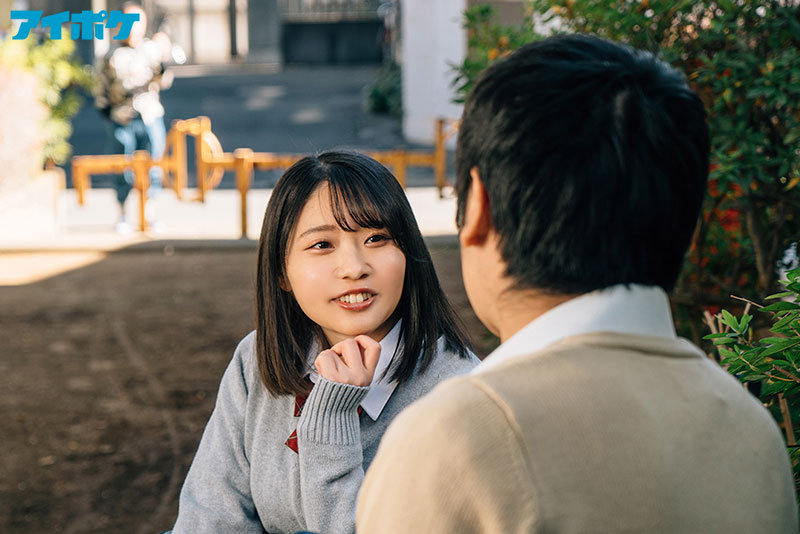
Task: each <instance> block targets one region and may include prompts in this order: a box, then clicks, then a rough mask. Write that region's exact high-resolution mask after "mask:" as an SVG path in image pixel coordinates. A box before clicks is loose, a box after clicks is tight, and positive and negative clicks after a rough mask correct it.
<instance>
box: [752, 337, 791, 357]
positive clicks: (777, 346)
mask: <svg viewBox="0 0 800 534" xmlns="http://www.w3.org/2000/svg"><path fill="white" fill-rule="evenodd" d="M797 344H800V338H798V339H787V340H785V342H784V343H774V344H772V345H771V346H770V347H769V348H767V350H765V351H764V352H762V353H761V356H762V357H765V356H770V355H772V354H777V353H779V352H783V351H785V350H786V349H788V348H789V347H794V346H795V345H797Z"/></svg>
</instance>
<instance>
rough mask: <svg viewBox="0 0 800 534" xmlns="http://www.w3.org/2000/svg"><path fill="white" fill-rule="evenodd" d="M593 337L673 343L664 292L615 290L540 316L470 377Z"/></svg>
mask: <svg viewBox="0 0 800 534" xmlns="http://www.w3.org/2000/svg"><path fill="white" fill-rule="evenodd" d="M591 332H617V333H621V334H636V335H641V336H658V337H666V338H677V334H676V333H675V325H674V323H673V322H672V312H671V311H670V307H669V299H668V297H667V294H666V293H665V292H664V290H663V289H661V288H660V287H657V286H645V285H639V284H630V285H628V286H626V285H624V284H619V285H615V286H611V287H608V288H606V289H601V290H598V291H592V292H591V293H586V294H584V295H581V296H579V297H576V298H574V299H572V300H568V301H567V302H564V303H563V304H559V305H558V306H556V307H555V308H553V309H551V310H549V311H547V312H545V313H543V314H542V315H540V316H539V317H537V318H536V319H534V320H533V321H531V322H530V323H528V324H527V325H526V326H524V327H523V328H522V330H520V331H519V332H517V333H516V334H514V335H513V336H511V337H510V338H509V339H508V340H507V341H506V342H505V343H503V344H502V345H500V346H499V347H498V348H497V349H496V350H495V351H494V352H492V353H491V354H489V356H487V357H486V358H485V359H484V360H483V362H482V363H481V364H480V365H479V366H478V367H476V368H475V369H474V370H473V373H480V372H482V371H485V370H487V369H491V368H493V367H496V366H497V365H498V364H500V363H502V362H505V361H507V360H509V359H512V358H514V357H518V356H524V355H527V354H531V353H534V352H538V351H539V350H541V349H543V348H545V347H547V346H548V345H552V344H553V343H555V342H557V341H561V340H562V339H564V338H567V337H571V336H575V335H579V334H588V333H591Z"/></svg>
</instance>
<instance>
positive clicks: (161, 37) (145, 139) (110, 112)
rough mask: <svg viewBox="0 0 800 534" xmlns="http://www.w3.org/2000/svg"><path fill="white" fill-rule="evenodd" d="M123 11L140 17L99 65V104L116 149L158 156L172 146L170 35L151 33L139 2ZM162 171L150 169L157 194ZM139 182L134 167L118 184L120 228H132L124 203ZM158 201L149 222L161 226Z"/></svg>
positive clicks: (124, 230)
mask: <svg viewBox="0 0 800 534" xmlns="http://www.w3.org/2000/svg"><path fill="white" fill-rule="evenodd" d="M123 12H124V13H136V14H138V15H139V21H138V22H136V23H134V25H133V28H132V29H131V32H130V35H129V36H128V39H126V40H124V41H122V45H121V46H118V47H116V48H113V49H112V50H110V51H109V53H108V54H106V56H105V57H104V58H103V60H102V62H101V64H100V65H99V66H98V69H97V73H98V77H99V83H98V84H97V86H96V89H95V105H96V106H97V108H98V109H99V110H100V111H101V112H102V113H103V114H104V115H105V116H106V117H107V118H108V132H109V134H108V138H109V141H110V144H111V145H112V146H111V147H110V149H111V152H112V153H120V152H122V153H123V154H126V155H132V154H133V153H134V152H135V151H137V150H147V151H148V152H150V154H151V156H152V157H153V159H158V158H160V157H161V156H162V155H163V154H164V148H165V146H166V127H165V125H164V107H163V106H162V105H161V101H160V99H159V92H160V90H161V89H163V88H167V87H169V85H171V77H170V76H169V75H167V73H166V71H165V69H164V62H165V61H166V58H167V57H168V54H169V48H170V43H169V38H168V37H167V36H166V35H165V34H163V33H157V34H155V35H154V36H153V38H152V39H147V38H145V34H146V31H147V16H146V14H145V12H144V10H143V9H142V8H141V7H140V6H139V5H138V4H135V3H132V2H129V3H126V4H125V5H124V7H123ZM162 175H163V172H162V170H161V169H160V168H158V167H153V168H152V169H151V170H150V184H151V185H150V190H149V194H150V196H151V197H155V196H157V193H158V191H159V190H160V189H161V181H162ZM133 183H134V176H133V172H132V171H131V170H130V169H128V170H126V171H125V173H124V174H122V175H117V176H116V177H115V181H114V189H115V190H116V192H117V201H118V202H119V206H120V218H119V221H118V222H117V226H116V229H117V232H119V233H130V232H131V231H132V227H131V225H130V224H129V223H128V221H127V220H126V218H125V209H124V206H125V200H126V199H127V198H128V194H129V193H130V191H131V189H132V188H133ZM152 207H153V205H152V202H151V203H149V204H148V213H147V218H148V222H149V223H150V225H151V227H152V228H153V229H154V230H158V229H159V224H158V222H157V221H156V220H155V216H154V213H153V211H154V210H153V209H152Z"/></svg>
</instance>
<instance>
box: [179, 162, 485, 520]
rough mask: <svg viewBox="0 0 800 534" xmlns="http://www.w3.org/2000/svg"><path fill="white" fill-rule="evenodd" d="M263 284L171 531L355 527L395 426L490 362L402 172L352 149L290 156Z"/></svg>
mask: <svg viewBox="0 0 800 534" xmlns="http://www.w3.org/2000/svg"><path fill="white" fill-rule="evenodd" d="M256 293H257V294H256V309H257V325H256V330H255V332H253V333H250V334H249V335H248V336H247V337H245V338H244V339H243V340H242V341H241V342H240V344H239V346H238V347H237V349H236V351H235V353H234V356H233V360H232V361H231V363H230V365H229V366H228V368H227V370H226V371H225V374H224V376H223V378H222V383H221V384H220V388H219V393H218V397H217V404H216V407H215V408H214V412H213V413H212V415H211V419H210V420H209V422H208V425H207V427H206V430H205V432H204V434H203V438H202V440H201V442H200V446H199V449H198V451H197V454H196V456H195V458H194V461H193V463H192V466H191V468H190V469H189V474H188V475H187V477H186V482H185V483H184V486H183V490H182V491H181V496H180V505H179V510H178V519H177V522H176V524H175V527H174V532H175V533H176V534H177V533H184V532H186V533H189V532H191V533H193V534H195V533H202V532H237V533H245V532H257V533H261V532H263V531H266V532H297V531H301V530H308V531H313V532H319V533H323V532H324V533H326V534H329V533H336V532H353V531H354V529H355V527H354V524H355V501H356V496H357V493H358V489H359V487H360V485H361V481H362V479H363V477H364V471H365V470H366V469H367V467H368V466H369V464H370V462H371V461H372V458H373V456H374V455H375V452H376V450H377V447H378V442H379V441H380V439H381V436H382V435H383V433H384V431H385V430H386V428H387V426H388V425H389V423H390V422H391V421H392V419H393V418H394V417H395V416H396V415H397V414H398V413H399V412H400V411H401V410H402V409H403V408H404V407H406V406H407V405H409V404H410V403H411V402H413V401H414V400H416V399H418V398H419V397H421V396H422V395H424V394H425V393H427V392H428V391H430V390H431V389H432V388H433V387H434V386H435V385H436V384H437V383H438V382H440V381H442V380H444V379H445V378H447V377H449V376H452V375H456V374H461V373H466V372H468V371H469V370H470V369H472V368H473V367H474V366H475V365H476V364H477V363H478V360H477V359H476V358H475V357H474V356H473V355H472V353H471V352H470V350H469V343H468V341H467V338H466V336H465V335H464V333H463V331H462V330H461V328H460V327H459V326H458V322H457V320H456V318H455V315H454V313H453V310H452V308H451V307H450V305H449V304H448V302H447V300H446V298H445V296H444V293H443V292H442V290H441V288H440V287H439V281H438V279H437V277H436V273H435V271H434V268H433V263H432V261H431V258H430V254H429V253H428V250H427V249H426V247H425V243H424V242H423V239H422V235H421V234H420V231H419V228H418V227H417V224H416V221H415V219H414V215H413V213H412V211H411V206H410V205H409V204H408V200H407V199H406V196H405V193H404V192H403V189H402V188H401V187H400V185H399V184H398V183H397V181H396V180H395V178H394V177H393V176H392V174H391V173H390V172H389V171H388V170H386V168H385V167H383V166H382V165H381V164H379V163H378V162H376V161H375V160H373V159H371V158H369V157H367V156H364V155H362V154H358V153H355V152H326V153H323V154H320V155H319V156H316V157H314V156H312V157H307V158H304V159H302V160H301V161H299V162H297V163H296V164H295V165H293V166H292V167H291V168H289V169H288V170H287V171H286V173H285V174H284V175H283V176H282V177H281V179H280V180H279V181H278V184H277V185H276V187H275V189H274V191H273V193H272V196H271V198H270V200H269V203H268V205H267V209H266V213H265V215H264V224H263V227H262V230H261V240H260V243H259V252H258V278H257V292H256Z"/></svg>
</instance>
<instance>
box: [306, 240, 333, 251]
mask: <svg viewBox="0 0 800 534" xmlns="http://www.w3.org/2000/svg"><path fill="white" fill-rule="evenodd" d="M330 247H331V244H330V243H329V242H327V241H318V242H317V243H314V244H313V245H311V246H310V247H308V248H316V249H324V248H330Z"/></svg>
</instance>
